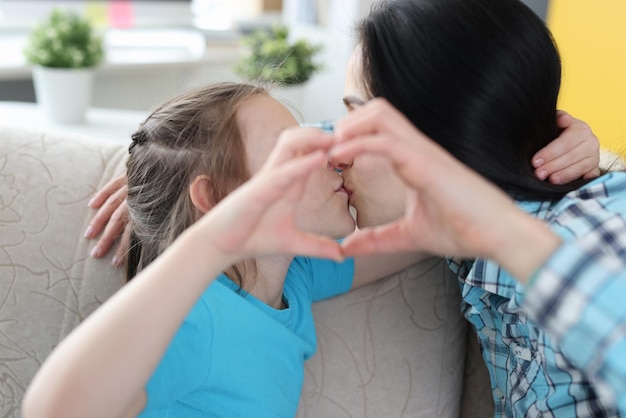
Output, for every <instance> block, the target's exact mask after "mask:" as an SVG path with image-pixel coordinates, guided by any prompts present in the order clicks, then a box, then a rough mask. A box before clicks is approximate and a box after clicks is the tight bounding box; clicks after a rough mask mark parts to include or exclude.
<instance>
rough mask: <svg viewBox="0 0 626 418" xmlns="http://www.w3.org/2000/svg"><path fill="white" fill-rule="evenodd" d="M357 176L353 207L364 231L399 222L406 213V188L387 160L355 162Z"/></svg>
mask: <svg viewBox="0 0 626 418" xmlns="http://www.w3.org/2000/svg"><path fill="white" fill-rule="evenodd" d="M352 169H355V171H354V173H353V175H354V177H355V178H357V177H358V184H357V188H356V190H355V195H354V200H353V201H352V204H353V205H354V206H355V208H356V210H357V215H358V216H357V221H358V224H359V226H360V227H366V226H373V225H379V224H383V223H387V222H391V221H393V220H395V219H398V218H399V217H400V216H402V214H403V213H404V201H405V197H406V191H407V189H406V187H405V186H404V183H403V182H402V180H400V178H399V177H398V176H397V175H396V174H395V172H394V171H393V168H392V167H391V165H390V164H389V163H388V162H387V160H385V159H382V158H378V157H369V156H363V158H361V159H360V160H355V162H354V166H353V167H352V168H351V170H352Z"/></svg>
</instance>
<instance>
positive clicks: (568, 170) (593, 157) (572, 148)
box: [532, 110, 600, 184]
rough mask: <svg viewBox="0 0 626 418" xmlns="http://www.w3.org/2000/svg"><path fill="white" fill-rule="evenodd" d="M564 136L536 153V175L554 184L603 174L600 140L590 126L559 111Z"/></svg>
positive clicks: (534, 158) (558, 120)
mask: <svg viewBox="0 0 626 418" xmlns="http://www.w3.org/2000/svg"><path fill="white" fill-rule="evenodd" d="M557 125H558V126H559V127H560V128H563V132H562V133H561V135H560V136H559V137H558V138H556V139H555V140H554V141H552V142H551V143H550V144H548V145H547V146H546V147H545V148H543V149H542V150H540V151H539V152H537V154H535V155H534V156H533V159H532V164H533V167H535V175H536V176H537V177H538V178H540V179H541V180H545V179H548V180H549V181H550V182H551V183H554V184H564V183H568V182H570V181H574V180H577V179H579V178H581V177H584V178H593V177H597V176H599V175H600V169H599V164H600V143H599V142H598V138H596V136H595V135H594V134H593V132H592V131H591V128H589V125H587V124H586V123H585V122H583V121H582V120H580V119H576V118H573V117H572V116H571V115H569V114H568V113H566V112H564V111H561V110H559V111H558V112H557Z"/></svg>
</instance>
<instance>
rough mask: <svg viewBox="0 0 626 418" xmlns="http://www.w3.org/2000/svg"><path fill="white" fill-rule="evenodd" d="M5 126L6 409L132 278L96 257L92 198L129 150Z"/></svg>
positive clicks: (0, 332)
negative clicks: (62, 343)
mask: <svg viewBox="0 0 626 418" xmlns="http://www.w3.org/2000/svg"><path fill="white" fill-rule="evenodd" d="M90 141H93V140H92V139H91V138H84V137H68V136H61V135H50V134H46V133H45V132H43V131H38V130H35V129H32V130H27V129H20V128H11V127H0V416H3V417H5V416H9V417H12V416H16V417H17V416H19V412H18V411H19V408H20V402H21V398H22V395H23V392H24V390H25V388H26V386H27V385H28V384H29V382H30V380H31V378H32V377H33V376H34V374H35V372H36V371H37V369H38V368H39V366H40V365H41V364H42V362H43V361H44V359H45V357H46V356H47V355H48V354H49V353H50V351H51V350H52V349H53V348H54V346H55V345H56V344H57V342H58V341H59V340H60V339H62V338H63V337H64V336H65V335H67V334H68V333H69V331H71V330H72V329H73V328H74V327H75V326H76V325H77V324H78V323H79V322H80V321H82V320H83V319H85V318H86V317H87V315H89V314H90V313H91V312H92V311H93V310H94V309H95V308H96V307H98V306H99V305H100V304H101V303H102V302H103V301H104V300H105V299H106V298H107V297H108V296H110V295H111V294H112V293H113V292H115V291H116V290H117V289H118V288H119V287H120V286H121V285H122V283H123V274H122V271H121V269H114V268H113V267H112V266H111V265H110V260H109V259H102V260H95V259H93V258H90V257H89V256H88V254H89V248H90V246H92V245H93V242H90V241H88V240H86V239H85V238H83V233H84V230H85V228H86V227H87V225H88V222H89V220H90V218H91V217H92V216H93V213H94V211H93V210H91V209H89V208H88V207H87V202H88V201H89V199H90V198H91V197H93V195H94V193H95V191H96V190H98V188H99V187H102V186H103V185H104V184H105V183H106V181H108V180H109V179H110V178H112V177H113V176H114V175H116V174H118V173H120V172H122V170H124V163H125V156H126V155H127V150H126V147H125V146H123V145H122V144H117V143H113V142H94V143H91V142H90Z"/></svg>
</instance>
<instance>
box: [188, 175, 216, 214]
mask: <svg viewBox="0 0 626 418" xmlns="http://www.w3.org/2000/svg"><path fill="white" fill-rule="evenodd" d="M211 192H212V189H211V178H210V177H209V176H205V175H201V176H198V177H196V178H195V179H193V181H192V182H191V185H190V186H189V195H190V196H191V202H192V203H193V205H194V206H195V207H196V209H197V210H198V211H200V212H201V213H207V212H208V211H209V210H211V208H212V207H213V199H212V198H211V195H212V193H211Z"/></svg>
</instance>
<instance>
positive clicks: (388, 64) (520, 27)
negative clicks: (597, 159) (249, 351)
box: [333, 0, 626, 417]
mask: <svg viewBox="0 0 626 418" xmlns="http://www.w3.org/2000/svg"><path fill="white" fill-rule="evenodd" d="M398 39H404V40H405V41H404V42H402V43H399V42H397V40H398ZM560 70H561V68H560V60H559V56H558V52H557V50H556V48H555V46H554V44H553V42H552V38H551V36H550V33H549V31H548V29H547V28H546V27H545V25H544V23H543V22H542V21H541V20H540V19H539V18H538V17H537V16H536V15H535V14H534V13H533V12H532V11H531V10H529V9H528V8H527V7H526V6H524V5H523V4H522V3H521V2H519V1H517V0H422V1H404V0H400V1H390V2H382V3H380V4H379V5H378V6H376V7H375V8H374V9H373V11H372V12H371V13H370V14H369V16H368V17H367V18H365V20H364V21H363V22H362V23H361V25H360V26H359V30H358V46H357V48H356V50H355V52H354V54H353V56H352V59H351V65H350V67H349V69H348V77H349V78H350V80H349V81H348V82H347V83H346V85H347V91H346V97H347V98H350V99H349V101H348V102H349V103H350V105H351V106H352V108H358V107H359V106H360V105H361V104H363V103H366V102H367V101H369V100H371V99H372V98H373V97H384V98H385V99H387V100H388V101H389V102H390V103H391V105H393V106H394V107H396V108H397V109H398V110H399V111H400V112H401V113H402V114H404V115H405V116H406V118H408V120H409V121H410V122H411V123H412V124H413V125H415V126H417V127H418V128H419V129H420V130H421V131H423V132H424V133H425V134H426V135H427V136H429V137H431V138H432V139H433V140H434V141H436V142H437V143H439V144H440V145H441V146H443V147H444V148H445V149H447V150H448V151H449V152H450V153H451V154H452V155H453V156H454V157H456V158H457V159H459V160H460V161H461V162H463V163H465V164H467V165H468V166H469V167H470V168H472V169H474V170H475V171H477V172H478V173H480V174H481V175H483V176H484V177H485V178H487V179H488V180H490V181H491V182H493V183H494V184H496V185H497V186H499V187H500V188H501V189H502V190H504V191H505V192H507V193H508V194H509V195H511V196H512V197H514V198H515V199H516V200H517V201H518V204H519V205H520V206H521V207H522V208H523V209H525V210H526V211H528V212H529V213H532V214H533V215H534V216H536V217H539V218H543V219H546V220H547V221H548V222H549V224H550V226H551V227H553V228H554V230H555V231H556V232H557V233H558V235H559V236H561V237H562V238H570V237H572V236H578V235H584V234H587V233H589V231H590V230H593V229H594V226H599V225H602V224H603V222H605V221H606V220H605V219H604V218H603V216H606V217H610V216H612V214H613V212H614V211H615V210H618V211H619V209H620V207H621V208H623V207H626V206H625V205H624V203H623V199H622V198H621V196H620V192H619V190H620V188H621V187H622V181H621V179H620V178H619V176H616V177H609V178H603V180H602V181H601V182H600V183H599V184H598V183H593V184H589V185H588V184H587V183H589V179H581V180H578V181H574V182H572V183H569V184H564V185H563V184H550V183H548V182H544V181H541V180H539V179H537V177H536V175H535V172H534V168H533V166H532V165H531V164H530V161H531V158H532V156H533V154H534V153H535V152H537V150H539V149H541V148H542V147H545V146H546V145H547V144H548V143H549V142H550V141H551V140H552V138H553V137H554V136H555V135H556V134H557V133H558V131H559V126H558V122H557V118H556V117H555V115H556V103H557V97H558V93H559V85H560ZM400 79H401V80H403V82H404V84H403V85H402V86H400V85H398V83H397V82H395V80H400ZM372 109H373V110H372ZM377 112H379V113H377ZM364 113H365V112H364ZM384 118H387V119H388V120H390V121H395V122H397V123H396V125H398V126H400V125H401V123H400V121H399V120H398V118H397V117H391V115H390V114H389V112H387V110H385V106H384V105H380V104H376V105H373V106H372V108H371V109H370V110H369V118H368V117H364V115H363V113H361V115H360V116H359V117H358V118H357V117H353V118H351V122H350V123H347V122H346V123H345V124H343V125H342V124H339V126H338V129H337V132H336V135H337V137H338V138H339V139H340V140H341V139H343V140H346V139H349V138H350V137H352V136H355V135H359V136H361V135H373V136H377V135H379V136H380V137H385V136H386V137H389V138H392V137H397V136H399V135H402V134H401V133H400V132H399V131H397V130H394V129H395V127H393V126H392V125H390V124H387V123H382V122H381V121H382V120H383V119H384ZM357 121H358V122H357ZM359 123H360V124H361V125H358V124H359ZM389 123H393V122H389ZM357 126H358V127H357ZM398 129H399V128H398ZM348 156H349V155H348ZM333 161H334V163H335V164H336V165H337V166H339V167H342V168H343V176H344V179H345V187H346V189H347V190H348V191H349V193H350V194H351V196H350V204H352V205H355V206H356V207H357V212H358V213H359V218H358V223H359V226H361V225H362V224H367V225H377V224H382V223H386V222H389V221H393V220H395V219H397V218H399V217H401V216H402V213H403V211H404V201H405V199H406V194H407V189H406V186H405V185H404V183H403V182H402V181H401V180H400V179H399V178H398V177H396V176H395V175H394V174H393V170H392V169H391V168H392V165H391V164H390V163H389V162H388V161H387V160H385V159H384V158H382V157H381V156H372V155H362V156H358V157H356V158H355V159H354V160H352V159H351V158H345V156H343V157H342V156H336V157H335V158H334V160H333ZM425 181H427V179H425ZM382 185H384V187H382ZM572 191H576V192H575V193H574V194H572V195H571V196H570V195H567V193H568V192H572ZM460 193H463V194H464V196H466V197H467V200H466V204H467V205H476V206H480V207H482V205H481V202H480V201H477V200H476V199H475V198H474V197H473V196H471V195H468V194H467V193H466V192H460ZM602 193H604V194H602ZM614 194H617V197H615V198H613V195H614ZM566 195H567V197H565V196H566ZM576 199H583V200H584V199H589V200H590V201H591V202H590V204H591V205H597V213H596V214H594V213H591V212H593V211H592V210H590V209H589V208H585V209H584V210H581V212H580V213H577V212H576V210H579V209H580V208H579V207H578V206H577V205H574V203H573V201H575V200H576ZM381 205H385V207H386V208H389V207H395V208H397V210H396V211H395V213H390V212H389V211H386V212H383V211H380V210H379V209H378V208H379V207H381ZM568 207H572V208H575V209H576V210H574V211H573V212H568V210H567V209H568ZM410 209H411V211H418V212H417V215H421V214H420V211H421V210H428V209H431V208H428V207H427V208H422V207H421V206H411V208H410ZM484 210H487V209H484ZM621 213H623V212H621ZM414 215H415V213H414ZM420 218H421V216H420ZM615 218H616V220H615V221H616V222H622V218H623V215H622V214H620V213H618V214H617V215H616V216H615ZM452 227H458V225H451V228H452ZM467 228H469V229H470V231H469V232H471V230H472V229H473V228H474V226H471V225H468V226H467ZM386 231H388V230H386ZM396 232H397V231H396ZM423 232H424V234H423V235H421V236H419V237H414V236H412V237H411V238H412V239H414V240H416V239H418V238H419V240H420V242H421V245H420V248H422V249H426V248H428V246H427V245H426V243H430V242H435V243H436V242H437V238H438V237H436V236H434V234H436V233H437V231H431V230H425V231H423ZM600 238H601V237H600ZM600 238H599V242H602V240H601V239H600ZM605 246H607V247H611V245H610V244H606V245H605ZM431 250H433V248H431ZM612 251H618V253H619V251H621V249H619V248H618V249H617V250H616V249H612ZM436 252H441V251H436ZM518 262H520V263H523V262H524V259H523V257H521V258H520V259H519V260H518ZM451 264H452V266H453V268H454V269H456V271H457V272H458V275H459V278H460V279H461V281H462V296H463V313H464V315H465V316H466V318H467V319H468V320H469V321H470V322H471V323H472V324H473V325H474V328H475V329H476V331H477V333H478V336H479V339H480V344H481V349H482V352H483V358H484V360H485V362H486V364H487V366H488V369H489V373H490V379H491V384H492V393H493V397H494V402H495V408H496V409H495V414H496V416H527V415H528V414H530V415H531V416H568V417H569V416H616V415H617V410H616V405H615V402H614V401H613V400H611V399H610V398H607V397H605V396H604V391H603V390H602V388H603V386H602V385H596V384H595V380H594V376H589V375H586V374H584V373H581V371H580V370H579V369H578V368H577V367H574V366H573V365H572V364H571V363H570V362H569V359H568V357H567V355H566V353H564V352H563V351H562V350H561V348H560V347H559V345H558V344H555V343H554V342H553V341H552V339H551V337H550V335H548V334H547V333H546V332H545V329H543V328H542V326H540V325H539V324H536V323H534V322H533V321H532V320H531V319H530V318H528V317H527V316H526V315H525V314H524V312H523V310H522V309H521V308H520V303H521V300H522V299H523V297H524V290H523V288H520V287H517V286H516V282H515V281H514V280H513V279H512V277H510V276H509V275H508V274H507V273H506V272H505V271H503V270H502V269H501V268H500V267H499V266H498V265H496V264H495V263H491V262H487V261H485V260H481V259H479V260H475V261H473V260H470V261H462V262H453V263H451Z"/></svg>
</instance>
